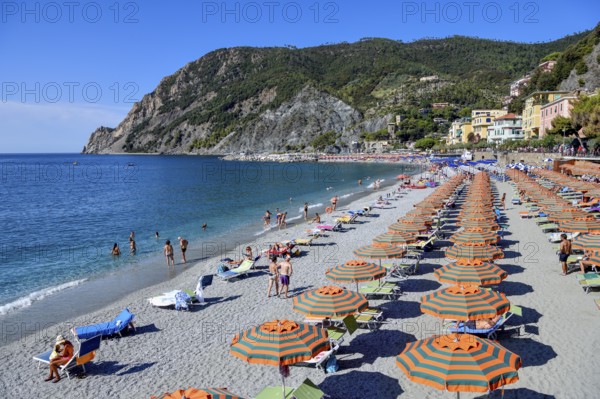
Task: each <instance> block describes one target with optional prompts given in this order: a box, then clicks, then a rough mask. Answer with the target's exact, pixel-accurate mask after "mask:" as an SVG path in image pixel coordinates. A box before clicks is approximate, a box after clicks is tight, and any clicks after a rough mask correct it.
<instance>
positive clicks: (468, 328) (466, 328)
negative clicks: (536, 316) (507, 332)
mask: <svg viewBox="0 0 600 399" xmlns="http://www.w3.org/2000/svg"><path fill="white" fill-rule="evenodd" d="M514 315H517V316H522V315H523V309H521V308H520V307H519V306H516V305H510V310H509V311H508V312H506V313H504V314H503V315H502V317H501V318H500V319H499V320H498V321H497V322H496V324H495V325H493V326H492V327H490V328H485V329H477V328H474V327H472V326H473V322H467V323H466V325H465V322H462V321H461V322H460V323H458V326H456V325H455V326H454V327H449V328H448V331H449V332H452V333H467V334H473V335H485V336H486V337H487V338H488V339H493V340H495V339H496V338H497V334H498V331H502V330H504V327H505V324H506V322H507V320H508V319H510V318H511V317H512V316H514Z"/></svg>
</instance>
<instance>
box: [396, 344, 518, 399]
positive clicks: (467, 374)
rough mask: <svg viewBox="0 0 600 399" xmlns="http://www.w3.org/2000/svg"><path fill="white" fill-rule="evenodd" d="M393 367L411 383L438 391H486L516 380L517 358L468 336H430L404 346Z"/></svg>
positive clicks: (508, 352) (499, 346) (493, 345)
mask: <svg viewBox="0 0 600 399" xmlns="http://www.w3.org/2000/svg"><path fill="white" fill-rule="evenodd" d="M396 365H397V366H398V367H399V368H400V369H401V370H402V371H403V372H404V374H406V376H407V377H408V378H409V379H410V380H411V381H414V382H417V383H419V384H424V385H428V386H431V387H434V388H436V389H439V390H447V391H450V392H456V393H457V395H456V396H457V397H459V395H460V392H489V391H493V390H495V389H498V388H500V387H502V386H504V385H507V384H512V383H514V382H517V381H518V380H519V375H518V373H517V370H518V369H519V368H521V365H522V362H521V358H520V357H519V356H518V355H516V354H514V353H512V352H510V351H509V350H507V349H506V348H504V347H503V346H502V345H500V344H498V343H496V342H493V341H489V340H487V339H483V338H479V337H476V336H474V335H470V334H449V335H442V336H433V337H430V338H426V339H423V340H420V341H415V342H411V343H409V344H407V345H406V347H405V348H404V350H403V351H402V353H400V354H399V355H398V356H397V357H396Z"/></svg>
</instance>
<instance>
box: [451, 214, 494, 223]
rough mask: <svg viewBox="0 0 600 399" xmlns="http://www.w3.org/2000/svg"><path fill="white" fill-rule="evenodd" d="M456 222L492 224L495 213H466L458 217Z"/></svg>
mask: <svg viewBox="0 0 600 399" xmlns="http://www.w3.org/2000/svg"><path fill="white" fill-rule="evenodd" d="M458 220H460V221H461V222H463V221H468V220H475V221H480V222H492V221H494V220H496V214H495V213H466V214H462V215H459V216H458Z"/></svg>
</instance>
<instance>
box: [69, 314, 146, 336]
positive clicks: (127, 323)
mask: <svg viewBox="0 0 600 399" xmlns="http://www.w3.org/2000/svg"><path fill="white" fill-rule="evenodd" d="M134 317H135V315H134V314H133V313H131V312H130V311H129V309H127V308H125V309H124V310H123V311H122V312H121V313H119V315H118V316H117V317H115V318H114V320H112V321H109V322H108V323H99V324H92V325H89V326H83V327H76V328H73V329H72V332H73V335H74V336H75V337H76V338H77V339H79V340H82V339H90V338H93V337H96V336H98V335H100V336H103V337H106V336H110V335H114V334H119V336H123V334H122V332H123V330H125V329H126V328H132V329H133V330H134V331H135V325H134V324H133V318H134Z"/></svg>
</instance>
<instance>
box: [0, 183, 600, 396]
mask: <svg viewBox="0 0 600 399" xmlns="http://www.w3.org/2000/svg"><path fill="white" fill-rule="evenodd" d="M497 186H498V190H499V192H500V194H502V193H503V192H507V193H508V194H507V197H508V198H510V197H511V193H510V187H509V185H508V183H499V184H497ZM390 190H391V189H390V188H385V189H382V190H380V191H378V192H374V193H372V194H370V195H369V196H367V197H365V198H361V199H360V200H358V201H356V202H354V203H349V204H347V203H342V204H341V205H342V206H341V207H338V211H337V212H335V213H334V214H332V216H331V217H329V219H325V220H326V221H328V220H331V219H332V218H333V217H336V216H337V215H340V214H341V213H342V212H343V211H344V210H347V209H357V208H362V206H364V205H367V204H369V203H371V202H373V201H374V200H375V199H376V198H377V197H378V196H379V195H381V194H385V193H386V192H389V191H390ZM432 192H433V189H425V190H413V191H411V192H410V193H409V194H408V195H407V196H405V197H404V198H402V199H400V200H397V201H392V202H391V205H390V206H388V207H386V209H374V210H373V212H372V216H370V217H362V218H359V221H360V222H359V223H356V224H350V225H345V227H346V231H344V232H332V233H328V234H327V236H326V237H321V238H319V239H318V240H316V241H315V244H316V245H313V246H311V247H303V254H302V256H301V257H299V258H294V259H293V262H292V263H293V265H294V275H293V276H292V279H291V285H290V291H291V295H297V294H299V293H301V292H303V291H305V290H309V289H314V288H318V287H320V286H322V285H327V284H331V282H330V281H329V280H327V279H326V278H325V270H326V269H327V268H328V267H332V266H334V265H336V264H339V263H342V262H345V261H347V260H350V259H353V258H354V257H353V255H352V251H353V250H354V249H356V248H357V247H359V246H361V245H366V244H369V243H370V242H371V240H372V238H373V237H374V236H376V235H378V234H381V233H384V232H386V231H387V226H388V225H390V224H391V223H393V222H394V221H395V220H396V219H397V218H398V217H400V216H402V215H404V214H405V213H406V212H407V211H408V210H409V209H411V208H412V205H413V204H414V203H416V202H418V201H420V200H422V199H424V198H425V197H427V196H428V195H429V194H430V193H432ZM519 210H522V209H521V207H519V206H517V207H514V206H512V205H508V209H507V211H506V216H507V217H508V224H509V226H510V228H509V231H510V232H511V234H509V235H507V236H506V237H505V239H504V240H503V241H502V242H501V243H500V245H501V246H502V247H503V249H504V250H505V258H504V259H501V260H499V261H498V262H497V263H498V264H499V265H501V266H502V267H503V268H504V269H505V270H506V271H507V272H508V273H509V276H508V278H507V279H506V280H505V281H504V282H502V283H501V284H500V285H499V290H500V291H502V292H504V293H505V294H506V295H507V296H508V299H509V300H510V301H511V302H513V303H515V304H517V305H519V306H521V307H522V308H523V317H522V318H514V319H513V320H511V322H509V326H508V330H509V331H507V332H505V333H504V334H501V335H499V341H500V343H501V344H502V345H504V346H505V347H506V348H507V349H509V350H511V351H513V352H515V353H517V354H519V355H520V356H521V357H522V359H523V368H521V370H520V371H519V377H520V380H519V381H518V382H517V383H516V384H512V385H509V386H507V387H506V389H505V397H506V398H552V397H555V398H584V397H594V396H595V395H596V392H598V390H599V389H600V382H598V380H597V378H596V377H597V370H598V366H600V360H599V359H598V357H596V356H594V354H593V349H592V348H594V347H595V345H597V344H598V343H599V338H598V334H597V331H598V330H599V328H600V311H599V310H598V309H597V308H596V305H595V304H594V301H593V298H597V297H598V292H592V293H590V294H585V293H584V292H583V290H582V289H581V288H580V287H579V286H578V284H577V282H576V281H575V277H574V276H573V275H570V276H567V277H562V276H560V275H559V268H560V267H559V263H558V259H557V256H556V255H555V250H554V249H553V244H550V243H549V242H548V241H547V239H546V237H545V235H544V234H543V233H542V232H541V231H540V230H539V229H538V228H537V227H536V226H535V223H534V222H533V221H532V220H523V219H521V218H519V215H518V211H519ZM308 227H309V225H307V224H299V225H297V226H294V227H291V228H287V229H284V230H281V231H272V232H269V233H268V234H266V235H264V236H260V237H257V240H256V241H257V242H255V243H248V245H251V246H252V247H253V248H265V243H271V242H275V241H282V240H287V239H293V238H298V237H303V236H304V235H305V234H306V233H305V230H306V229H307V228H308ZM245 245H246V244H244V246H245ZM448 245H450V242H448V241H442V240H440V241H438V242H437V244H436V248H435V250H434V251H432V252H428V253H426V256H425V259H424V260H423V261H422V263H421V266H420V268H419V272H418V274H417V275H415V276H412V277H411V278H410V279H409V280H408V281H406V282H405V283H404V285H403V289H404V291H405V295H403V296H401V297H400V299H398V300H395V301H389V300H381V301H370V303H371V304H372V305H379V306H381V307H382V308H383V309H384V317H385V322H384V323H383V325H382V326H381V328H379V329H378V330H376V331H369V330H367V329H361V330H359V331H358V332H357V333H355V335H353V336H352V337H351V338H350V339H348V338H346V340H345V342H344V343H343V344H342V346H341V348H340V351H339V352H338V354H337V359H338V363H339V365H340V370H339V371H338V372H336V373H334V374H324V373H323V372H322V371H320V370H316V369H314V368H306V367H292V368H291V375H290V377H289V378H288V379H287V384H288V385H290V386H292V387H295V386H298V385H299V384H300V383H301V382H302V381H303V380H304V379H305V378H310V379H311V380H312V381H313V382H315V383H316V384H318V385H319V387H320V388H321V389H322V390H323V391H324V392H325V393H327V394H328V395H330V396H331V397H333V398H339V399H354V398H356V399H358V398H383V399H388V398H389V399H392V398H397V397H403V398H422V397H428V398H449V397H454V395H453V394H451V393H448V392H441V391H436V390H435V389H433V388H429V387H427V386H423V385H420V384H417V383H413V382H411V381H409V380H408V379H407V378H406V377H405V376H404V374H403V373H402V372H401V371H400V369H399V368H398V367H397V366H396V365H395V356H396V355H397V354H398V353H400V352H401V351H402V349H403V348H404V346H405V344H406V343H407V342H411V341H414V340H417V339H422V338H425V337H429V336H431V335H433V334H436V333H439V332H440V322H439V320H437V319H435V318H433V317H431V316H427V315H424V314H423V313H422V312H421V311H420V309H419V301H420V298H421V296H422V295H424V294H426V293H428V292H431V291H434V290H437V289H439V288H440V287H442V285H441V284H440V283H438V282H437V280H436V279H435V278H434V275H433V270H434V269H435V268H437V267H439V266H440V265H443V264H445V263H447V262H448V261H447V260H445V259H444V257H443V252H442V251H441V250H442V249H443V248H444V247H445V246H448ZM228 248H231V243H228ZM190 251H191V252H192V253H191V254H190V256H189V258H195V256H194V252H193V249H190ZM176 255H178V254H177V252H176ZM223 256H230V257H237V256H238V255H237V254H234V253H225V254H223V255H219V256H216V257H214V258H211V259H208V260H203V261H201V262H199V263H197V264H195V265H193V266H192V265H188V266H186V268H187V270H185V271H184V272H182V273H181V274H180V275H178V276H177V277H176V278H174V279H173V280H171V281H169V282H167V283H163V284H160V285H157V286H153V287H150V288H147V289H144V290H140V291H137V292H135V293H132V294H131V295H129V296H127V297H125V298H123V299H122V300H120V301H118V302H116V303H114V304H111V305H110V306H108V307H105V308H103V309H102V310H99V311H97V312H93V313H91V314H89V315H86V316H84V317H80V318H77V319H75V320H72V321H71V322H69V323H61V324H59V325H57V326H54V327H52V328H50V329H46V330H41V331H36V332H35V333H33V334H31V335H29V336H27V337H25V338H23V339H21V340H19V341H17V342H14V343H11V344H9V345H7V346H4V347H2V348H0V359H2V362H3V363H4V364H5V367H6V369H7V370H8V371H7V370H5V371H4V372H3V373H2V374H3V376H2V378H1V379H0V393H2V395H1V396H2V397H13V396H15V397H17V396H18V397H27V396H29V395H35V396H36V397H39V398H57V397H61V398H81V397H94V398H131V397H135V398H149V397H150V396H151V395H160V394H162V393H164V392H170V391H174V390H175V389H178V388H187V387H227V388H228V389H229V390H230V391H231V392H233V393H236V394H239V395H241V396H243V397H246V398H252V397H254V396H255V395H256V394H257V393H258V392H260V390H261V389H262V388H263V387H265V386H269V385H270V386H276V385H278V384H279V382H280V378H279V373H278V371H277V369H276V368H275V367H269V366H262V365H250V364H246V363H244V362H242V361H240V360H239V359H237V358H235V357H233V356H231V355H230V354H229V343H230V342H231V338H232V337H233V335H234V334H235V333H237V332H239V331H240V330H242V329H245V328H248V327H250V326H253V325H257V324H260V323H262V322H265V321H268V320H272V319H277V318H279V319H291V320H297V321H302V320H303V317H302V315H300V314H298V313H295V312H294V311H293V310H292V300H291V299H287V300H286V299H279V298H274V297H272V298H267V297H266V288H267V283H268V279H267V275H266V272H265V267H266V265H267V260H266V258H265V257H263V258H262V259H261V260H259V261H258V262H257V266H258V269H259V270H256V271H255V272H253V273H251V274H250V275H249V276H248V277H246V278H244V279H241V280H237V281H233V282H229V283H227V282H222V281H219V280H218V279H215V281H214V282H213V285H212V286H210V287H208V288H207V289H206V290H205V297H206V299H207V301H208V303H207V304H206V305H201V306H195V307H194V308H193V309H192V311H191V312H178V311H175V310H169V309H159V308H153V307H152V306H150V304H149V303H148V301H147V298H149V297H151V296H155V295H158V294H160V293H162V292H167V291H171V290H173V289H179V288H193V287H194V286H195V283H196V280H197V278H198V276H199V275H201V274H205V273H209V272H210V273H212V272H214V270H215V269H216V266H217V265H218V263H219V262H218V259H219V258H221V257H223ZM176 260H178V258H177V257H176ZM165 267H166V266H165ZM181 267H182V266H181V265H180V264H177V265H176V268H181ZM124 307H128V308H129V309H130V310H131V311H132V312H133V313H135V314H136V319H135V322H136V325H137V333H136V334H132V335H127V336H125V337H123V338H111V339H107V340H103V341H102V345H101V348H100V350H99V351H98V356H97V358H96V360H94V361H93V362H92V363H90V364H89V365H88V367H87V378H85V379H71V380H66V379H64V380H62V381H60V382H59V383H58V384H52V383H48V382H44V381H43V378H44V377H45V376H46V375H47V369H46V368H43V367H42V368H40V369H39V370H38V369H36V367H37V364H36V363H35V362H34V361H33V360H32V359H31V358H32V356H33V355H35V354H37V353H41V352H43V351H45V350H48V349H49V348H50V346H51V345H52V343H53V342H54V338H55V336H56V335H57V334H58V333H61V334H64V335H66V336H69V337H70V334H69V333H68V331H69V329H70V328H71V327H73V326H74V325H82V324H87V323H96V322H103V321H108V320H110V319H112V318H113V317H114V316H115V315H116V314H117V313H119V312H120V311H121V310H122V309H123V308H124ZM494 395H495V396H494ZM494 395H492V396H493V397H496V396H497V397H500V393H499V392H497V393H495V394H494ZM461 396H462V397H463V398H464V397H466V398H474V397H484V396H485V395H481V394H462V395H461Z"/></svg>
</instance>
